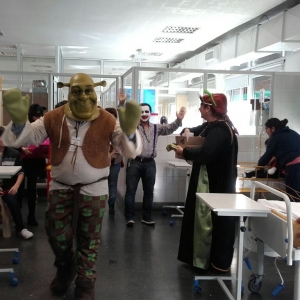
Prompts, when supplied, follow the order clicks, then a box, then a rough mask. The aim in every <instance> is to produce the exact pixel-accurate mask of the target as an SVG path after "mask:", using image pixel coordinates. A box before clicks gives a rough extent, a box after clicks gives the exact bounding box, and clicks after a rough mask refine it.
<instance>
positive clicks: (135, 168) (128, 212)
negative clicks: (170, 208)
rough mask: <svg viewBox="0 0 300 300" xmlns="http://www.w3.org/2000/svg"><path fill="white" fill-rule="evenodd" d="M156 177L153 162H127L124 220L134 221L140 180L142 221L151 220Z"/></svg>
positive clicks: (132, 160)
mask: <svg viewBox="0 0 300 300" xmlns="http://www.w3.org/2000/svg"><path fill="white" fill-rule="evenodd" d="M155 177H156V164H155V161H154V160H153V161H150V162H140V161H137V160H134V159H131V160H128V164H127V169H126V194H125V217H126V220H134V204H135V194H136V190H137V187H138V184H139V181H140V179H142V184H143V191H144V196H143V220H145V221H150V220H151V211H152V204H153V196H154V184H155Z"/></svg>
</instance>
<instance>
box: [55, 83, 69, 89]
mask: <svg viewBox="0 0 300 300" xmlns="http://www.w3.org/2000/svg"><path fill="white" fill-rule="evenodd" d="M65 86H67V87H70V83H63V82H58V83H57V87H58V88H59V89H61V88H63V87H65Z"/></svg>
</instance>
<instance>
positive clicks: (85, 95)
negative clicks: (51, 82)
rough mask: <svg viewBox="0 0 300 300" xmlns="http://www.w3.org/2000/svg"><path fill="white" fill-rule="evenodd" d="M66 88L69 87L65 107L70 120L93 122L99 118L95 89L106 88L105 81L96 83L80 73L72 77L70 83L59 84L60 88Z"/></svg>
mask: <svg viewBox="0 0 300 300" xmlns="http://www.w3.org/2000/svg"><path fill="white" fill-rule="evenodd" d="M64 86H67V87H69V94H68V103H66V105H65V107H64V109H65V114H66V115H67V116H68V117H69V118H71V119H73V120H76V121H92V120H95V119H96V118H97V117H98V116H99V109H98V107H97V94H96V92H95V90H94V87H96V86H106V82H105V81H101V82H96V83H94V81H93V79H92V78H91V77H90V76H88V75H87V74H84V73H78V74H75V75H74V76H72V77H71V79H70V83H62V82H58V83H57V87H58V88H62V87H64Z"/></svg>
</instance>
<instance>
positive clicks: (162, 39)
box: [153, 37, 184, 44]
mask: <svg viewBox="0 0 300 300" xmlns="http://www.w3.org/2000/svg"><path fill="white" fill-rule="evenodd" d="M183 40H184V39H178V38H166V37H158V38H155V39H154V40H153V43H169V44H172V43H173V44H178V43H181V42H182V41H183Z"/></svg>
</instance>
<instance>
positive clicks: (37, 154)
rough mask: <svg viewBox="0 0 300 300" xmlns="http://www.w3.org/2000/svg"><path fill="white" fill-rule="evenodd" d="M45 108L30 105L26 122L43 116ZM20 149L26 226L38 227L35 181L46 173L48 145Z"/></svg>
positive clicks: (27, 146)
mask: <svg viewBox="0 0 300 300" xmlns="http://www.w3.org/2000/svg"><path fill="white" fill-rule="evenodd" d="M45 109H46V108H45V107H42V106H40V105H39V104H36V103H34V104H31V105H30V107H29V112H28V120H29V122H30V123H32V122H34V121H36V120H37V119H39V118H41V117H43V116H44V111H45ZM21 149H22V153H21V155H22V158H23V167H24V171H25V175H26V178H27V203H28V216H27V224H28V225H31V226H38V225H39V223H38V222H37V220H36V216H35V208H36V201H37V187H36V184H37V179H38V178H39V177H40V176H41V175H42V174H43V173H45V172H46V158H47V156H48V151H49V143H47V142H46V143H45V144H41V145H40V146H39V147H36V146H35V145H26V146H24V147H22V148H21Z"/></svg>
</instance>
